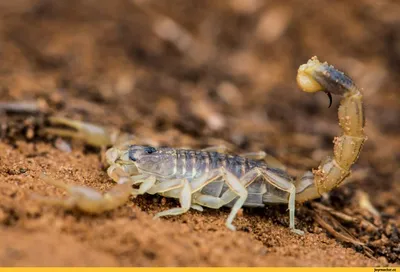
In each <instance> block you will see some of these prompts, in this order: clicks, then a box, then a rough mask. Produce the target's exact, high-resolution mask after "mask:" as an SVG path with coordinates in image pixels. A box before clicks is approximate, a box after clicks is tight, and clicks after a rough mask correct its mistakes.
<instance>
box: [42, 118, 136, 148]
mask: <svg viewBox="0 0 400 272" xmlns="http://www.w3.org/2000/svg"><path fill="white" fill-rule="evenodd" d="M49 122H50V123H51V124H52V125H62V126H65V127H67V128H45V129H44V132H45V133H47V134H52V135H57V136H61V137H70V138H75V139H80V140H83V141H85V142H86V143H87V144H88V145H91V146H95V147H106V146H111V145H115V144H117V143H122V142H128V141H130V140H131V139H132V136H131V135H129V134H125V133H120V132H119V131H118V130H116V129H108V128H103V127H101V126H96V125H93V124H90V123H86V122H81V121H76V120H71V119H68V118H64V117H50V118H49Z"/></svg>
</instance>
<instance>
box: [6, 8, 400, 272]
mask: <svg viewBox="0 0 400 272" xmlns="http://www.w3.org/2000/svg"><path fill="white" fill-rule="evenodd" d="M315 55H316V56H318V57H319V59H320V60H321V61H327V62H328V63H330V64H332V65H334V66H335V67H337V68H338V69H340V70H342V71H344V72H346V73H347V74H348V75H350V76H351V77H352V78H353V79H354V81H355V82H356V84H357V85H358V86H360V87H361V88H362V89H363V94H364V101H365V106H366V120H367V124H366V134H367V135H368V141H367V142H366V145H365V148H364V150H363V151H362V153H361V155H360V159H359V162H357V163H356V165H355V166H354V175H353V176H352V177H350V178H349V182H348V184H346V185H345V186H344V188H341V189H338V190H336V191H335V192H333V193H332V195H331V196H330V198H327V199H326V200H325V201H326V202H325V204H326V205H328V206H331V207H332V208H337V209H341V210H343V208H344V207H347V208H349V209H350V210H351V207H353V206H351V205H352V204H351V203H352V201H353V200H354V201H355V202H356V201H357V195H358V193H357V192H359V191H362V192H363V193H365V194H367V195H369V196H370V200H371V202H372V204H373V205H374V207H375V208H376V209H377V210H378V211H379V212H380V213H381V214H382V216H383V217H382V218H383V219H381V220H382V222H380V224H381V226H380V232H379V233H378V234H376V235H375V236H366V237H364V238H362V237H363V235H365V234H364V233H363V232H361V231H359V230H358V229H357V228H354V229H353V232H352V234H353V235H355V236H356V237H357V238H359V239H361V241H363V242H365V243H367V242H372V241H378V240H379V241H380V240H382V239H383V240H385V239H387V240H385V241H386V242H382V244H379V245H375V247H372V249H373V251H374V252H373V254H372V255H373V256H374V257H375V258H381V259H379V260H380V262H381V264H387V263H396V262H397V263H398V262H399V255H398V254H399V252H400V249H399V247H398V242H399V231H398V227H399V224H400V222H399V221H400V219H399V211H400V201H399V199H400V197H399V196H400V186H399V179H400V168H399V166H400V138H399V137H400V84H399V83H400V77H399V73H400V2H399V1H396V0H392V1H389V0H379V1H376V0H375V1H374V0H360V1H350V0H347V1H344V0H340V1H323V0H309V1H303V0H287V1H267V0H221V1H211V0H198V1H194V0H193V1H187V0H165V1H155V0H115V1H106V0H97V1H94V0H80V1H78V0H70V1H55V0H14V1H0V101H1V104H0V110H1V111H2V112H4V113H7V114H2V115H1V117H0V124H1V134H0V136H1V139H2V141H4V142H5V143H7V146H8V145H9V144H11V146H14V148H15V147H16V146H17V147H18V145H19V144H18V143H16V142H17V141H21V140H22V141H24V142H27V143H36V142H40V141H42V142H43V141H45V142H47V141H48V138H47V137H44V136H43V135H41V134H40V133H39V132H40V129H41V128H42V127H43V126H44V125H45V124H46V118H47V116H52V115H57V116H65V117H68V118H73V119H77V120H84V121H87V122H92V123H95V124H98V125H102V126H112V127H116V128H118V129H121V130H123V131H126V132H129V133H133V134H134V135H135V136H136V137H137V139H138V141H139V142H140V141H141V142H146V143H151V144H155V145H168V146H175V147H192V148H202V147H205V146H210V145H225V146H228V147H229V148H231V149H232V150H233V151H237V152H241V151H258V150H264V151H266V152H268V153H270V154H272V155H274V156H276V157H277V158H278V159H279V160H281V161H282V162H283V163H285V164H286V165H288V169H289V173H290V174H292V175H295V176H297V175H300V174H301V173H302V172H304V171H305V170H308V169H311V168H313V167H316V166H317V165H318V163H319V161H320V160H321V159H323V158H324V157H325V156H326V155H329V154H331V152H332V139H333V137H334V136H336V135H339V134H340V128H339V126H338V122H337V107H338V104H339V101H340V98H338V97H334V103H333V105H332V107H331V108H328V105H329V100H328V98H327V97H326V95H324V94H323V93H322V94H320V93H318V94H314V95H311V94H307V93H302V92H301V91H300V90H299V89H298V88H297V86H296V82H295V76H296V72H297V68H298V66H299V65H301V64H303V63H305V62H306V61H307V60H308V59H309V58H310V57H312V56H315ZM10 102H18V103H22V105H23V106H22V108H23V110H22V111H24V112H27V113H28V114H27V115H22V116H21V115H20V114H18V115H13V114H12V113H14V112H15V107H14V109H13V108H12V107H11V106H10V104H7V103H10ZM10 112H11V113H10ZM56 147H57V146H56ZM3 148H6V147H5V145H4V146H3ZM17 149H18V148H17ZM23 150H26V148H25V147H24V148H23ZM9 152H11V153H10V154H12V152H13V151H12V150H11V151H9ZM23 152H25V151H23ZM90 154H91V153H90V152H89V155H90ZM11 157H12V156H11ZM5 159H6V158H4V160H5ZM7 159H9V158H7ZM4 160H3V162H2V163H5V161H4ZM82 160H84V159H82ZM8 163H9V166H7V167H6V166H3V170H2V171H3V172H2V179H1V182H2V183H4V184H6V183H8V184H12V183H13V182H14V181H12V180H10V176H9V172H7V171H8V170H9V167H14V166H13V165H14V164H13V163H15V162H10V161H8ZM34 178H35V175H32V179H34ZM71 179H72V178H71ZM103 179H105V178H104V177H103ZM7 197H9V196H7ZM7 197H5V198H7ZM4 201H6V200H3V202H4ZM10 201H11V200H10ZM0 202H1V201H0ZM4 203H5V202H4ZM4 203H3V204H2V205H3V206H1V205H0V207H3V214H6V215H7V214H9V213H10V211H9V207H11V206H12V205H11V204H10V206H7V205H6V204H4ZM10 203H12V202H10ZM14 204H15V203H14ZM6 206H7V207H8V208H4V207H6ZM281 211H283V212H285V209H282V210H281ZM300 214H301V212H300ZM356 214H358V213H356ZM226 215H227V213H226V212H225V213H223V214H222V215H220V216H222V217H223V216H226ZM19 216H20V217H24V216H25V211H24V210H23V211H22V212H21V214H19ZM258 216H260V215H258ZM285 216H286V214H285ZM300 216H301V215H300ZM4 218H8V217H7V216H6V217H4ZM364 218H367V219H368V218H369V219H368V220H370V221H371V222H375V221H374V219H373V218H372V217H371V216H370V217H368V216H366V217H365V216H364ZM4 220H5V219H4ZM0 221H1V216H0ZM189 221H190V220H189ZM4 222H5V221H4ZM375 223H376V222H375ZM278 224H279V223H278ZM376 224H378V223H376ZM310 231H311V230H310ZM385 231H386V232H385ZM4 233H7V232H4ZM382 235H384V236H385V237H386V238H385V237H383V238H382ZM396 235H397V236H396ZM371 237H373V238H371ZM396 237H397V238H396ZM256 239H257V237H256ZM396 239H397V240H396ZM258 240H259V241H261V242H262V244H263V245H264V246H265V245H266V243H265V242H263V240H262V239H261V238H259V239H258ZM396 244H397V245H396ZM303 247H304V245H303ZM288 252H291V251H290V250H288ZM288 254H289V255H290V253H288ZM119 261H120V260H119ZM72 263H73V264H76V263H74V262H72ZM94 263H96V262H94ZM200 263H201V262H200ZM97 264H98V263H97ZM118 264H121V261H120V262H119V263H118ZM125 264H130V265H135V264H136V265H137V264H139V265H140V264H143V263H138V262H135V261H131V262H126V263H125ZM150 264H151V263H150ZM165 264H166V265H168V264H169V263H165ZM173 264H177V265H185V264H186V265H188V264H187V263H184V262H183V263H179V262H177V263H173ZM190 264H193V263H189V265H190ZM203 264H204V265H216V264H217V265H218V263H213V262H205V263H203ZM242 264H244V265H251V264H252V265H257V264H260V263H249V262H247V263H246V261H243V263H239V264H238V263H235V262H234V261H233V262H231V263H229V262H228V263H227V265H242ZM261 264H264V265H265V264H272V265H274V263H261ZM284 264H286V265H288V263H284ZM293 264H297V265H302V264H303V265H310V263H307V262H304V263H301V261H300V263H293ZM320 264H321V265H324V264H331V265H334V263H329V262H328V261H327V262H325V263H324V262H322V263H320ZM336 264H337V263H336ZM341 264H342V265H343V264H344V265H346V263H341ZM358 264H359V263H358ZM289 265H290V263H289Z"/></svg>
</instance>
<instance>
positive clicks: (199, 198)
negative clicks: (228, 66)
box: [40, 57, 366, 234]
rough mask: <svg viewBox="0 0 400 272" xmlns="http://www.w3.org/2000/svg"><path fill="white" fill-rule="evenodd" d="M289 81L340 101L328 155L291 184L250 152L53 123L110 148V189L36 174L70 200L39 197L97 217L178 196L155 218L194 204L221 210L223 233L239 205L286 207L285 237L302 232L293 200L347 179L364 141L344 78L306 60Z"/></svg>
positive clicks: (358, 108)
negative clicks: (172, 144) (155, 143)
mask: <svg viewBox="0 0 400 272" xmlns="http://www.w3.org/2000/svg"><path fill="white" fill-rule="evenodd" d="M297 83H298V85H299V87H300V88H301V89H302V90H303V91H305V92H318V91H324V92H326V93H328V94H330V93H332V94H335V95H341V96H342V100H341V104H340V107H339V112H338V114H339V125H340V127H341V128H342V135H341V136H339V137H336V138H335V139H334V152H333V156H332V157H327V158H326V159H325V160H324V161H323V162H322V163H321V164H320V165H319V167H318V168H317V169H315V170H313V171H312V172H311V171H309V172H306V173H305V174H304V175H303V176H302V177H300V178H298V179H292V177H291V176H289V175H288V174H287V173H286V172H285V171H284V167H279V166H276V164H269V163H268V162H265V161H262V160H256V159H255V157H258V158H257V159H262V157H263V156H254V153H253V154H247V155H242V156H235V155H228V154H225V153H219V152H216V151H212V150H211V149H209V150H200V151H196V150H186V149H175V148H167V147H158V148H156V147H152V146H140V145H126V144H116V142H117V141H118V140H117V138H118V137H116V136H115V134H113V137H111V136H109V134H108V132H107V131H106V130H103V129H100V128H99V127H94V126H93V125H91V124H85V123H81V122H76V121H72V120H68V119H64V118H53V119H52V122H53V123H62V124H64V125H68V126H70V127H73V128H75V130H76V131H77V132H70V131H69V132H67V131H66V130H65V129H49V130H48V132H49V133H52V134H57V135H60V136H70V137H77V138H84V139H85V140H86V141H87V142H88V143H91V144H94V145H103V146H104V145H111V144H114V147H112V148H110V149H109V150H108V151H107V152H106V159H107V162H108V163H109V164H110V166H109V168H108V170H107V173H108V175H109V176H110V177H111V178H112V179H113V180H114V181H116V182H117V183H118V185H116V186H115V187H113V188H112V189H111V190H110V191H108V192H106V193H105V194H101V193H99V192H97V191H95V190H93V189H90V188H87V187H81V186H74V185H66V184H64V183H63V182H61V181H55V180H52V179H50V178H49V177H45V176H44V177H43V179H44V180H45V181H46V182H48V183H51V184H53V185H55V186H58V187H62V188H64V189H66V190H67V191H68V192H69V194H70V196H69V198H68V199H66V200H62V199H53V198H47V197H40V200H41V201H43V202H46V203H50V204H56V205H61V206H64V207H66V208H74V207H75V208H78V209H80V210H82V211H85V212H89V213H101V212H104V211H107V210H112V209H114V208H116V207H118V206H120V205H122V204H124V203H125V202H127V201H128V199H129V197H130V196H131V195H135V196H136V195H141V194H145V193H147V194H159V195H163V196H165V197H171V198H177V199H179V202H180V207H177V208H173V209H169V210H166V211H162V212H160V213H158V214H156V216H155V217H161V216H169V215H179V214H183V213H185V212H187V211H188V210H189V209H190V208H193V209H197V210H202V207H209V208H213V209H218V208H220V207H223V206H229V207H231V212H230V214H229V216H228V218H227V220H226V226H227V227H228V228H229V229H231V230H235V227H234V226H233V224H232V222H233V220H234V218H235V216H236V214H237V213H238V211H239V209H240V208H242V207H264V205H265V204H270V203H287V204H288V207H289V222H290V223H289V227H290V229H291V230H292V231H293V232H295V233H298V234H302V233H303V231H301V230H299V229H296V228H295V203H296V202H298V203H301V202H304V201H307V200H311V199H315V198H319V197H320V196H321V195H322V194H323V193H326V192H329V191H331V190H332V189H334V188H335V187H337V186H339V185H340V184H341V183H342V182H343V180H344V179H345V178H346V177H347V176H348V175H349V174H350V168H351V166H352V165H353V164H354V163H355V162H356V160H357V158H358V156H359V153H360V151H361V148H362V146H363V144H364V142H365V140H366V136H365V134H364V123H365V120H364V110H363V103H362V94H361V92H360V89H359V88H358V87H356V85H355V84H354V83H353V81H352V80H351V79H350V78H349V77H348V76H346V75H344V74H343V73H342V72H340V71H338V70H336V69H335V68H334V67H332V66H330V65H328V64H327V63H320V62H319V61H318V59H317V58H316V57H313V58H311V59H310V60H309V61H308V62H307V64H304V65H301V66H300V68H299V70H298V75H297ZM94 128H95V129H94ZM119 136H120V137H119V138H120V139H121V138H124V137H123V135H119ZM120 142H121V141H120ZM258 154H262V153H258Z"/></svg>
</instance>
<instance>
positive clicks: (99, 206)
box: [34, 175, 132, 214]
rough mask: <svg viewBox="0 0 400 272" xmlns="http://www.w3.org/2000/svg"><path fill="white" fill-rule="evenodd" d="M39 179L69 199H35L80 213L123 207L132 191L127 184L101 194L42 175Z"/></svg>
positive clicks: (129, 184) (41, 197) (96, 212)
mask: <svg viewBox="0 0 400 272" xmlns="http://www.w3.org/2000/svg"><path fill="white" fill-rule="evenodd" d="M41 179H42V180H43V181H45V182H46V183H48V184H51V185H54V186H56V187H58V188H62V189H64V190H66V191H67V192H68V194H69V198H67V199H57V198H50V197H43V196H38V195H35V196H34V198H35V199H37V200H39V201H40V202H43V203H46V204H50V205H57V206H62V207H65V208H68V209H72V208H78V209H79V210H81V211H84V212H87V213H93V214H98V213H102V212H105V211H110V210H113V209H115V208H117V207H119V206H121V205H123V204H124V203H125V202H127V201H128V199H129V197H130V195H131V191H132V186H131V183H129V182H126V183H122V184H118V185H116V186H114V187H113V188H111V190H109V191H108V192H106V193H104V194H101V193H100V192H98V191H96V190H93V189H91V188H88V187H84V186H77V185H67V184H65V183H64V182H62V181H59V180H54V179H52V178H49V177H47V176H45V175H42V176H41Z"/></svg>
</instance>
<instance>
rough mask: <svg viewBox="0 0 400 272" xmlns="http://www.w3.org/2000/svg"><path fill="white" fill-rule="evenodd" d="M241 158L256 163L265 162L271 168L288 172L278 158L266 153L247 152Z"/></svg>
mask: <svg viewBox="0 0 400 272" xmlns="http://www.w3.org/2000/svg"><path fill="white" fill-rule="evenodd" d="M240 156H241V157H244V158H247V159H251V160H256V161H261V160H262V161H265V163H266V164H267V165H268V167H270V168H278V169H281V170H286V166H285V165H284V164H283V163H281V162H280V161H279V160H278V159H277V158H275V157H274V156H272V155H270V154H268V153H266V152H265V151H258V152H247V153H242V154H240Z"/></svg>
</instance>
